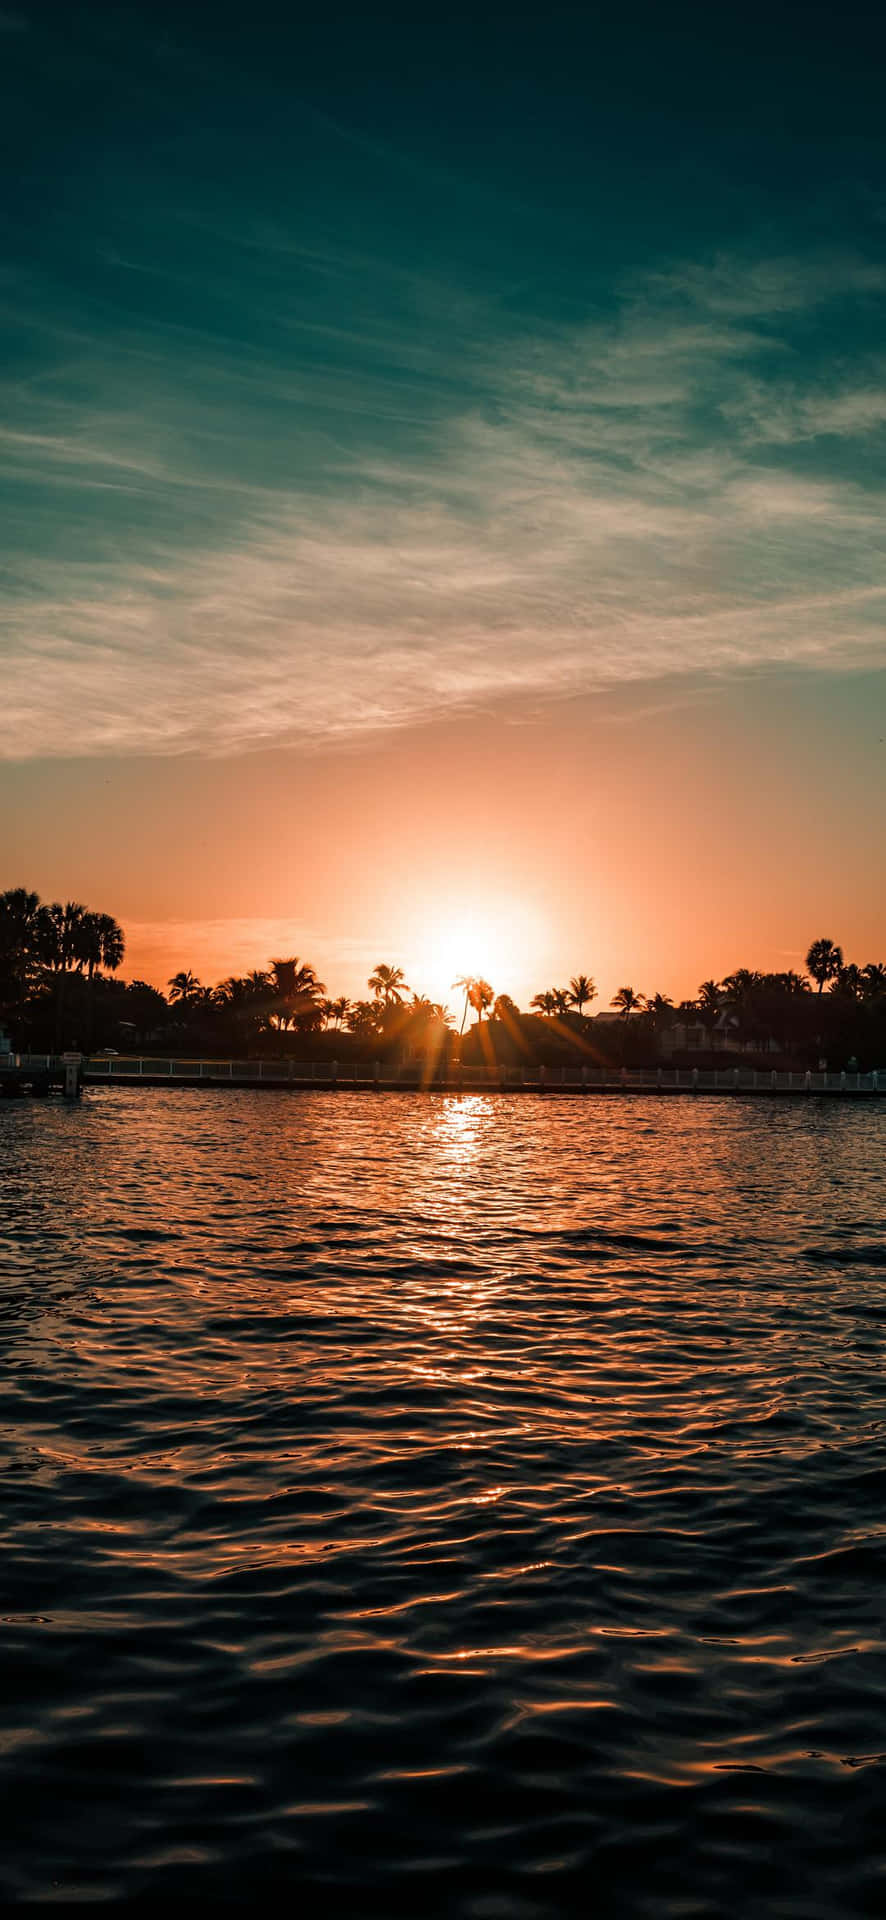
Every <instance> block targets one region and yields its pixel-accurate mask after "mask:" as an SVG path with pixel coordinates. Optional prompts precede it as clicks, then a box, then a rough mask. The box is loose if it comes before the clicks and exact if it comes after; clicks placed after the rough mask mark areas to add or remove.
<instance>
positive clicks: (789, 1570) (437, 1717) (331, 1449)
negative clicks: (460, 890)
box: [0, 1090, 886, 1920]
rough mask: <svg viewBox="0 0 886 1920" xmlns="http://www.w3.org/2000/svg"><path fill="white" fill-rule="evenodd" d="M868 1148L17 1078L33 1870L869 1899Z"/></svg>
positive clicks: (803, 1919)
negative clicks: (75, 1090)
mask: <svg viewBox="0 0 886 1920" xmlns="http://www.w3.org/2000/svg"><path fill="white" fill-rule="evenodd" d="M884 1149H886V1110H884V1108H883V1107H881V1106H878V1105H871V1106H870V1107H858V1106H855V1105H845V1106H843V1105H841V1104H840V1103H839V1102H831V1103H829V1104H827V1105H825V1104H823V1103H819V1102H817V1101H815V1100H807V1101H805V1102H804V1101H796V1102H790V1101H772V1102H771V1103H770V1102H766V1101H762V1100H759V1099H757V1100H753V1101H743V1100H741V1099H729V1100H721V1101H717V1100H715V1099H710V1100H705V1099H697V1100H691V1099H687V1100H685V1101H676V1100H668V1101H666V1102H656V1100H655V1098H654V1097H651V1098H648V1099H645V1098H638V1099H623V1098H622V1099H618V1098H614V1099H612V1100H611V1101H610V1100H603V1099H594V1100H592V1101H591V1100H585V1101H582V1100H581V1099H580V1098H576V1099H575V1100H572V1099H564V1100H557V1101H556V1102H553V1101H550V1102H548V1103H546V1102H545V1101H544V1100H543V1099H541V1098H535V1097H534V1096H530V1097H516V1098H512V1099H509V1098H507V1097H502V1098H499V1097H488V1096H485V1097H477V1098H470V1097H469V1098H462V1099H459V1098H457V1097H452V1098H447V1097H445V1096H440V1097H433V1096H431V1097H422V1096H414V1095H398V1094H382V1095H379V1096H372V1095H363V1096H359V1095H357V1096H355V1095H353V1094H351V1095H349V1094H346V1093H340V1094H337V1095H333V1094H318V1095H308V1094H294V1095H287V1094H283V1093H281V1094H279V1095H278V1094H266V1095H257V1094H251V1093H233V1094H229V1093H224V1092H212V1091H206V1092H194V1093H181V1092H169V1093H166V1092H150V1091H132V1092H127V1091H124V1090H117V1091H95V1092H91V1093H89V1094H88V1095H87V1096H86V1097H85V1098H84V1100H83V1101H82V1103H81V1104H80V1105H79V1106H77V1107H65V1106H63V1105H62V1104H61V1103H55V1102H49V1103H46V1102H43V1103H37V1102H18V1103H6V1104H4V1105H3V1106H2V1107H0V1215H2V1283H0V1338H2V1353H3V1363H4V1364H3V1372H2V1456H3V1460H2V1481H0V1509H2V1557H0V1583H2V1587H0V1613H2V1637H3V1653H4V1663H3V1664H4V1685H3V1690H2V1707H0V1803H2V1806H3V1810H4V1811H3V1824H4V1842H3V1847H2V1850H0V1896H2V1897H3V1898H4V1899H5V1900H6V1901H32V1900H38V1901H47V1900H54V1901H57V1902H73V1901H85V1900H103V1901H110V1902H114V1901H120V1900H126V1901H128V1902H130V1903H132V1904H133V1905H136V1906H137V1905H138V1904H140V1903H141V1904H144V1905H145V1907H146V1908H147V1907H151V1908H153V1907H154V1906H155V1905H156V1903H157V1902H159V1901H162V1900H164V1899H170V1898H172V1897H173V1896H174V1895H179V1896H181V1897H182V1898H183V1899H186V1900H190V1901H193V1902H195V1903H197V1904H198V1907H199V1906H200V1905H202V1904H203V1903H206V1904H207V1905H208V1904H210V1903H218V1902H220V1901H221V1902H223V1903H233V1904H242V1905H249V1904H257V1905H260V1904H262V1903H266V1904H269V1905H270V1904H271V1903H275V1902H277V1901H280V1902H281V1903H282V1902H284V1901H285V1902H286V1908H287V1910H288V1908H289V1907H290V1906H291V1908H292V1910H293V1911H298V1907H299V1901H300V1900H301V1899H303V1898H304V1897H305V1896H306V1895H308V1894H310V1895H312V1896H319V1897H320V1898H322V1899H324V1900H325V1901H327V1902H328V1903H329V1904H330V1906H331V1907H332V1908H334V1910H335V1911H340V1912H344V1913H347V1914H354V1915H362V1914H373V1915H375V1914H379V1915H383V1914H391V1913H397V1914H409V1915H413V1914H414V1915H416V1916H420V1915H429V1914H433V1915H446V1916H453V1920H461V1917H462V1916H477V1920H504V1917H505V1916H507V1917H508V1920H510V1916H514V1920H524V1917H525V1920H532V1917H533V1916H554V1915H558V1914H563V1913H572V1912H575V1913H586V1914H589V1915H593V1914H597V1915H608V1914H613V1915H615V1914H620V1915H642V1916H649V1920H653V1916H654V1920H661V1916H671V1915H673V1916H680V1920H690V1917H694V1916H698V1920H702V1916H704V1920H708V1916H716V1915H733V1914H748V1915H752V1914H753V1915H755V1916H756V1915H785V1916H788V1915H790V1916H796V1917H797V1920H816V1916H822V1917H823V1916H828V1920H830V1917H831V1916H833V1920H846V1916H850V1915H855V1914H868V1913H870V1914H874V1913H881V1912H882V1911H884V1909H886V1812H884V1798H886V1646H884V1638H886V1627H884V1620H886V1373H884V1333H886V1192H884V1180H883V1172H884Z"/></svg>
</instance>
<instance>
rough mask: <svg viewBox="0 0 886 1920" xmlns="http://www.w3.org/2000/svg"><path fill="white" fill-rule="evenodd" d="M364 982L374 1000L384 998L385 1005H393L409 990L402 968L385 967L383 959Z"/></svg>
mask: <svg viewBox="0 0 886 1920" xmlns="http://www.w3.org/2000/svg"><path fill="white" fill-rule="evenodd" d="M366 984H367V986H368V988H369V991H370V993H374V994H375V997H376V1000H384V1003H385V1006H386V1007H390V1006H393V1005H394V1004H395V1003H397V1002H399V1001H400V1000H402V998H403V995H404V993H408V992H409V987H408V986H407V983H406V976H405V974H404V972H403V968H402V967H387V966H385V964H384V962H383V961H380V962H379V964H378V966H377V967H376V969H375V972H374V973H371V974H370V976H369V979H368V980H367V982H366Z"/></svg>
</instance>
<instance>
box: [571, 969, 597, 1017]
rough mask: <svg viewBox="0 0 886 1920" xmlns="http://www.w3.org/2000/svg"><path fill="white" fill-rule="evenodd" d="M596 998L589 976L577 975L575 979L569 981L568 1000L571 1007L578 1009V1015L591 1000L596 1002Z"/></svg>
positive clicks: (594, 986)
mask: <svg viewBox="0 0 886 1920" xmlns="http://www.w3.org/2000/svg"><path fill="white" fill-rule="evenodd" d="M596 998H597V988H596V985H595V982H594V981H593V980H592V979H591V977H590V975H589V974H587V973H577V974H576V975H575V978H574V979H572V980H570V982H569V999H570V1001H571V1003H572V1005H573V1006H574V1007H576V1008H577V1009H578V1012H579V1014H580V1013H581V1012H582V1009H583V1008H584V1007H586V1006H587V1005H589V1003H590V1001H591V1000H596Z"/></svg>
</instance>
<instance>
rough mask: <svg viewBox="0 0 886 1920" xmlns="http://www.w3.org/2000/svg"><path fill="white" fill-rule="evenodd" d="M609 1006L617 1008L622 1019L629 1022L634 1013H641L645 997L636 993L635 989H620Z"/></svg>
mask: <svg viewBox="0 0 886 1920" xmlns="http://www.w3.org/2000/svg"><path fill="white" fill-rule="evenodd" d="M609 1005H610V1006H611V1007H617V1008H618V1010H619V1012H620V1014H621V1016H622V1019H623V1020H625V1021H627V1020H629V1019H630V1017H631V1014H632V1013H639V1012H640V1009H641V1007H642V1005H643V995H642V993H635V992H634V989H633V987H619V989H618V992H617V993H614V994H613V996H612V999H611V1000H610V1002H609Z"/></svg>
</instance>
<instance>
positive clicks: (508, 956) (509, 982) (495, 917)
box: [415, 901, 535, 1008]
mask: <svg viewBox="0 0 886 1920" xmlns="http://www.w3.org/2000/svg"><path fill="white" fill-rule="evenodd" d="M534 936H535V927H534V924H533V915H532V913H531V911H530V910H529V909H528V908H527V907H526V906H525V904H524V903H523V902H522V901H521V902H517V903H511V902H505V901H502V902H496V903H495V904H491V903H486V904H484V905H483V906H482V907H477V909H476V910H475V909H473V908H467V907H466V906H465V904H464V903H463V902H461V903H460V904H459V906H458V908H453V909H452V911H451V912H447V911H446V909H445V908H440V909H439V910H435V911H434V912H432V913H430V914H429V915H428V916H427V917H426V918H425V920H424V923H423V926H422V930H421V936H420V940H419V941H417V942H416V953H415V973H416V976H417V978H418V980H419V981H420V982H421V985H422V989H423V991H424V992H425V993H428V994H429V995H430V996H431V998H432V999H434V1000H439V1001H442V1002H443V1004H444V1005H445V1004H446V1003H448V1004H449V1006H450V1007H453V1008H454V1007H455V1006H456V1004H457V1003H458V1001H459V998H460V996H459V993H458V990H457V989H456V988H455V985H454V983H455V981H456V980H461V979H464V978H465V977H466V976H468V975H472V976H474V977H475V978H477V977H479V978H482V979H484V980H488V981H489V983H490V985H491V986H492V987H493V988H494V990H495V992H496V993H510V994H513V993H515V991H516V990H517V988H518V985H519V982H520V980H521V977H522V975H523V973H524V972H525V969H526V964H527V959H530V958H531V949H532V947H533V946H534V944H535V938H534Z"/></svg>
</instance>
